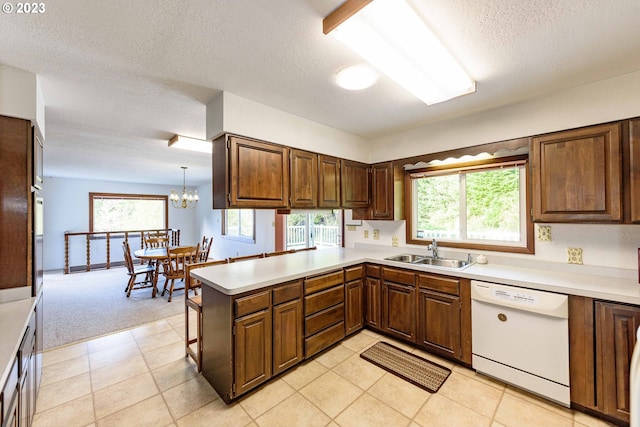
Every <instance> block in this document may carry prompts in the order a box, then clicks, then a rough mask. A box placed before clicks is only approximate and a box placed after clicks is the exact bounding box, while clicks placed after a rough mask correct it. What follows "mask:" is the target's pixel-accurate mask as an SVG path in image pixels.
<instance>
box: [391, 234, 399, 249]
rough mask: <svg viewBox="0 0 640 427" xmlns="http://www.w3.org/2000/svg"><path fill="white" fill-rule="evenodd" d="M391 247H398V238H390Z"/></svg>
mask: <svg viewBox="0 0 640 427" xmlns="http://www.w3.org/2000/svg"><path fill="white" fill-rule="evenodd" d="M391 246H398V236H395V235H394V236H392V237H391Z"/></svg>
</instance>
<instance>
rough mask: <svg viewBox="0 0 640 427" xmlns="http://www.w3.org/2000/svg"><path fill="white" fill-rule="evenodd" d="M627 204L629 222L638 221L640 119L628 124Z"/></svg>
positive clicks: (639, 205) (639, 216) (639, 196)
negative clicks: (629, 216) (628, 205)
mask: <svg viewBox="0 0 640 427" xmlns="http://www.w3.org/2000/svg"><path fill="white" fill-rule="evenodd" d="M629 174H630V177H629V193H630V195H629V204H630V207H629V209H630V212H631V218H630V219H631V222H634V223H638V222H640V120H632V121H631V122H630V125H629Z"/></svg>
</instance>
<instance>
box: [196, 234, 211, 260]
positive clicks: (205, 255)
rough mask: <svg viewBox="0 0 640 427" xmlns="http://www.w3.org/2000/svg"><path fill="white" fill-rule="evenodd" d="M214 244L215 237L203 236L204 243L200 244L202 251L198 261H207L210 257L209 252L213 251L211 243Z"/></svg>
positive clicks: (199, 253)
mask: <svg viewBox="0 0 640 427" xmlns="http://www.w3.org/2000/svg"><path fill="white" fill-rule="evenodd" d="M212 244H213V237H209V238H208V239H207V236H203V237H202V243H201V244H200V251H199V252H198V262H205V261H206V260H208V259H209V252H210V251H211V245H212Z"/></svg>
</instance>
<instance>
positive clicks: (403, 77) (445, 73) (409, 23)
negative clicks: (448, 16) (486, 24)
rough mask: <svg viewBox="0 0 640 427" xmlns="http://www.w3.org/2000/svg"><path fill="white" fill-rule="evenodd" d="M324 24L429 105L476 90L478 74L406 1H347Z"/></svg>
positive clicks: (342, 40) (363, 56)
mask: <svg viewBox="0 0 640 427" xmlns="http://www.w3.org/2000/svg"><path fill="white" fill-rule="evenodd" d="M322 24H323V31H324V33H325V34H329V33H331V35H333V36H334V37H336V38H337V39H338V40H340V41H341V42H342V43H344V44H345V45H346V46H347V47H349V48H350V49H351V50H353V51H354V52H355V53H357V54H358V55H360V56H361V57H362V58H363V59H364V60H365V61H367V62H368V63H369V64H371V65H372V66H374V67H375V68H377V69H378V70H380V71H381V72H382V73H384V74H386V75H387V76H389V77H390V78H391V79H392V80H394V81H395V82H396V83H398V84H399V85H400V86H402V87H404V88H405V89H406V90H408V91H409V92H411V93H412V94H413V95H415V96H416V97H417V98H419V99H420V100H421V101H423V102H424V103H426V104H429V105H430V104H435V103H438V102H442V101H446V100H448V99H451V98H455V97H456V96H460V95H465V94H468V93H473V92H475V90H476V83H475V82H474V81H473V79H471V77H469V75H468V74H467V73H466V72H465V70H464V69H463V68H462V67H461V66H460V64H458V62H457V61H456V59H455V58H454V57H453V55H451V53H450V52H449V51H448V50H447V49H446V48H445V47H444V46H443V45H442V43H440V41H439V40H438V38H437V37H436V36H435V35H434V34H433V33H432V32H431V30H430V29H429V28H428V27H427V26H426V24H425V23H424V21H423V20H422V19H421V18H420V17H419V16H418V15H417V14H416V12H415V10H414V9H413V8H412V7H411V6H410V5H409V4H407V3H406V2H405V1H404V0H347V1H346V2H345V3H343V4H342V5H341V6H340V7H338V8H337V9H336V10H335V11H333V12H332V13H331V14H329V15H328V16H327V17H326V18H325V19H324V20H323V21H322Z"/></svg>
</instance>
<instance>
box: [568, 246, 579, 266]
mask: <svg viewBox="0 0 640 427" xmlns="http://www.w3.org/2000/svg"><path fill="white" fill-rule="evenodd" d="M567 258H568V260H567V262H568V263H569V264H582V248H567Z"/></svg>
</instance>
